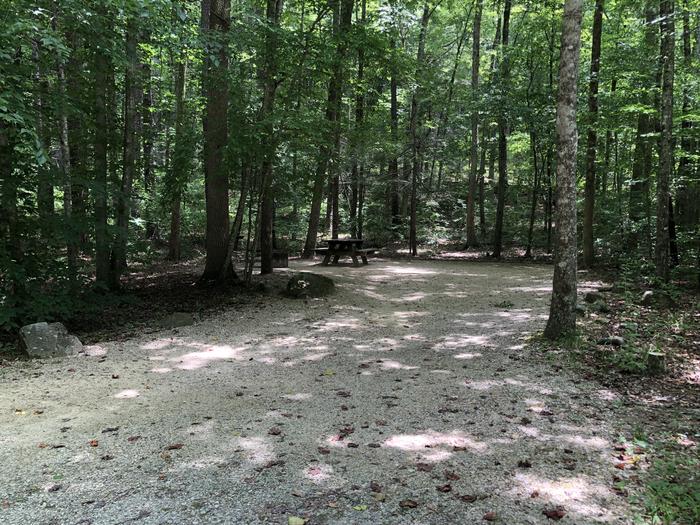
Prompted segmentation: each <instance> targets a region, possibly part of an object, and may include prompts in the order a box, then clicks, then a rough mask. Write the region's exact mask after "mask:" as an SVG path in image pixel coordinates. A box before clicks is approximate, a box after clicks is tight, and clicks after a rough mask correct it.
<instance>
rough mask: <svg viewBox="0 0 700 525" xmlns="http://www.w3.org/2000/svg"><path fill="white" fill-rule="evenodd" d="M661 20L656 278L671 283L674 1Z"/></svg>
mask: <svg viewBox="0 0 700 525" xmlns="http://www.w3.org/2000/svg"><path fill="white" fill-rule="evenodd" d="M659 16H660V18H661V112H660V113H661V140H660V143H659V175H658V177H657V181H656V245H655V248H654V261H655V263H656V276H657V277H658V278H659V279H661V280H663V281H668V280H669V268H670V265H669V209H668V202H669V198H670V191H669V186H670V182H671V177H672V175H673V73H674V57H673V55H674V51H675V34H674V32H675V23H674V20H673V17H674V1H673V0H660V1H659Z"/></svg>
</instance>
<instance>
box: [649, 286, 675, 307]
mask: <svg viewBox="0 0 700 525" xmlns="http://www.w3.org/2000/svg"><path fill="white" fill-rule="evenodd" d="M640 304H641V305H642V306H647V307H656V308H673V307H675V305H676V304H675V301H674V300H673V299H672V298H671V296H670V295H668V294H667V293H666V292H664V291H661V290H658V291H655V292H654V291H652V290H647V291H646V292H644V294H643V295H642V300H641V301H640Z"/></svg>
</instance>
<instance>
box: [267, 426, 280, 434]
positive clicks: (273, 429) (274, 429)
mask: <svg viewBox="0 0 700 525" xmlns="http://www.w3.org/2000/svg"><path fill="white" fill-rule="evenodd" d="M267 433H268V434H270V435H271V436H279V435H280V434H281V433H282V430H280V429H279V428H278V427H272V428H271V429H270V430H268V431H267Z"/></svg>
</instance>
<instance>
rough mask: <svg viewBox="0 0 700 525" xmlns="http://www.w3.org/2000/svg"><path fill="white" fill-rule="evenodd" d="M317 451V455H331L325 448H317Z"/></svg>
mask: <svg viewBox="0 0 700 525" xmlns="http://www.w3.org/2000/svg"><path fill="white" fill-rule="evenodd" d="M317 450H318V453H319V454H330V453H331V451H330V449H329V448H326V447H318V449H317Z"/></svg>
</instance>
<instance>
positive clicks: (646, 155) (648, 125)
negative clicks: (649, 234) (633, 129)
mask: <svg viewBox="0 0 700 525" xmlns="http://www.w3.org/2000/svg"><path fill="white" fill-rule="evenodd" d="M655 2H656V0H646V4H645V8H644V11H645V22H646V24H645V29H644V51H645V52H646V53H655V51H656V40H657V38H656V28H655V23H654V20H655V19H656V15H657V11H656V7H655ZM644 69H645V72H644V74H643V76H642V78H641V79H640V81H641V82H644V83H651V82H653V78H652V75H650V74H649V72H648V71H646V66H644ZM640 103H641V104H643V105H645V106H648V107H649V106H652V99H651V97H650V96H649V95H646V94H645V95H643V96H642V98H641V100H640ZM654 129H655V125H654V121H653V118H652V117H651V116H650V115H649V114H648V112H646V111H642V112H641V113H640V114H639V116H638V118H637V133H636V137H635V145H634V159H633V161H632V181H631V182H630V191H629V219H630V223H631V224H630V227H631V231H629V232H628V235H627V240H626V241H627V242H626V244H627V249H628V251H631V252H635V251H636V250H637V249H638V247H639V240H640V233H641V231H642V230H643V229H644V225H643V221H644V218H645V216H646V212H647V202H648V200H649V179H650V175H651V171H652V168H653V151H652V147H653V141H654V139H653V138H652V137H651V136H650V135H651V134H652V132H653V131H654Z"/></svg>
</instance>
